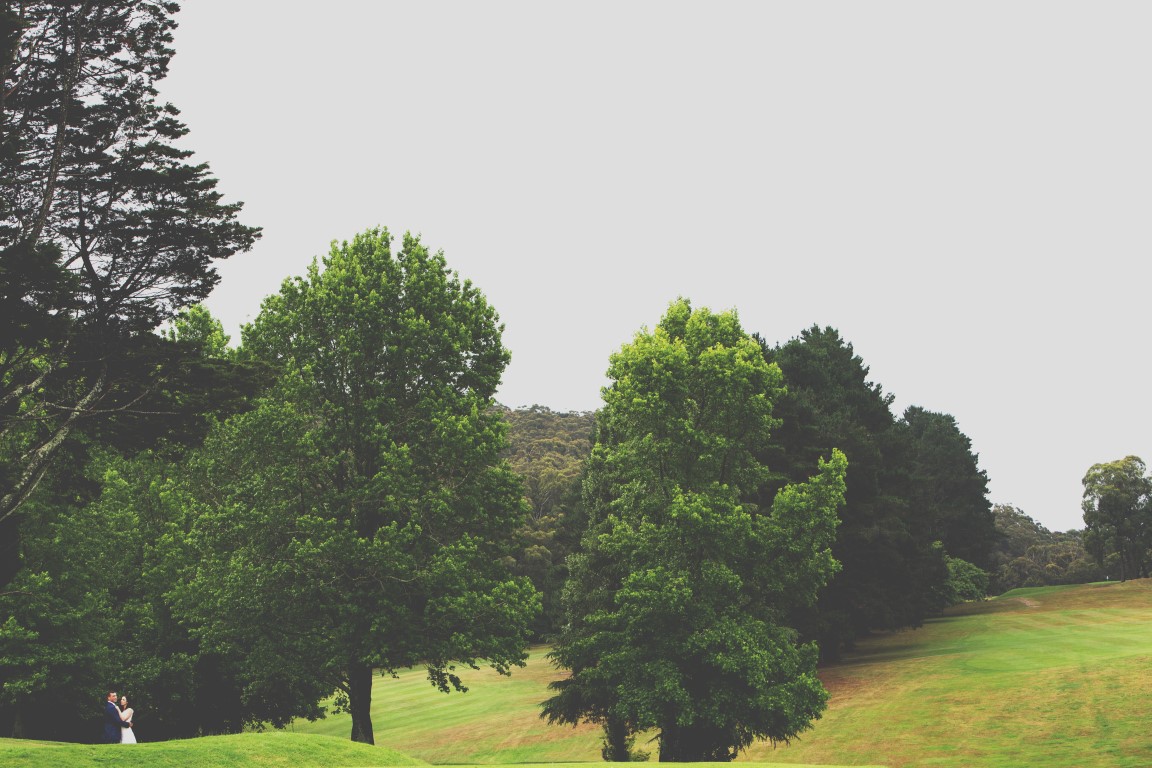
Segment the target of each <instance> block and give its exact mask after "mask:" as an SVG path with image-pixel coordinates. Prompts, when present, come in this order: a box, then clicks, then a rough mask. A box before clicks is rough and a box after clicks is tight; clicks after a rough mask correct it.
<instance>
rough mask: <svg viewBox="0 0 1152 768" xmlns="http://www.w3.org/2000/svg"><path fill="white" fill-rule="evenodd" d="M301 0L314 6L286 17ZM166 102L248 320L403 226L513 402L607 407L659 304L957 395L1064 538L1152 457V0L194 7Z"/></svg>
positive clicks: (1021, 495)
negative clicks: (1098, 499) (448, 271)
mask: <svg viewBox="0 0 1152 768" xmlns="http://www.w3.org/2000/svg"><path fill="white" fill-rule="evenodd" d="M297 8H302V9H306V10H297ZM178 18H179V19H180V24H181V26H180V29H179V30H178V31H177V35H176V43H175V48H176V51H177V55H176V58H175V59H174V61H173V66H172V71H171V74H170V76H169V77H168V78H167V79H166V80H165V81H164V82H163V83H162V96H163V97H164V98H166V99H168V100H170V101H172V102H173V103H174V104H175V105H176V106H177V107H179V108H180V109H181V110H182V112H183V118H184V119H185V121H186V122H187V123H188V125H189V127H190V128H191V134H190V135H189V137H188V138H187V139H186V140H185V144H186V145H187V146H188V147H189V148H191V149H195V150H196V151H197V155H196V157H197V159H199V160H204V161H207V162H209V163H210V164H211V166H212V169H213V172H214V174H215V175H217V176H218V177H219V178H220V180H221V183H220V189H221V190H222V191H223V192H224V193H225V195H226V196H227V197H228V199H231V200H243V201H244V202H245V212H244V215H243V221H244V222H245V223H248V224H253V225H259V226H262V227H264V237H263V239H262V240H261V241H260V242H259V244H258V245H257V246H256V247H255V248H254V249H253V250H252V251H251V252H250V253H248V254H241V255H238V256H236V257H234V258H233V259H232V260H231V261H229V262H227V263H225V264H224V265H223V266H222V268H221V273H222V275H223V280H222V283H221V285H220V286H219V288H218V289H217V290H216V292H215V293H214V294H213V296H212V297H211V298H210V300H209V302H208V306H209V308H210V309H211V310H212V311H213V313H215V314H216V315H217V316H218V317H219V318H220V319H221V320H222V321H223V322H224V324H225V326H226V328H227V330H228V331H229V332H230V333H232V334H233V335H234V336H238V329H239V326H240V324H241V323H244V322H248V321H250V320H251V319H252V318H254V317H255V315H256V313H257V312H258V310H259V305H260V301H261V300H262V299H263V297H264V296H266V295H267V294H269V293H272V292H275V291H276V290H277V289H278V286H279V284H280V282H281V281H282V280H283V279H284V278H285V277H288V276H290V275H297V274H301V273H302V272H303V271H304V269H305V267H306V266H307V264H308V263H309V262H310V261H311V260H312V258H313V257H314V256H317V255H321V254H323V253H325V252H326V251H327V249H328V244H329V242H330V241H331V240H333V239H347V238H350V237H351V236H352V235H354V234H355V233H357V232H359V231H362V230H364V229H366V228H368V227H371V226H374V225H384V226H387V227H388V228H389V229H391V230H392V231H393V232H394V233H397V234H400V233H403V232H404V231H405V230H411V231H413V232H417V233H420V234H422V236H423V240H424V242H425V243H426V244H428V245H429V246H430V247H432V248H434V249H443V250H444V252H445V255H446V257H447V259H448V263H449V265H450V266H451V267H452V268H454V269H455V270H457V271H458V272H459V273H460V274H461V275H462V276H463V277H466V278H470V279H472V280H473V282H475V283H476V284H477V285H478V286H480V287H481V289H483V290H484V292H485V293H486V294H487V296H488V298H489V300H490V301H491V302H492V304H493V305H494V306H495V307H496V309H497V310H498V311H499V312H500V315H501V317H502V319H503V321H504V323H505V325H506V328H507V330H506V332H505V337H504V338H505V344H506V345H507V346H508V347H509V348H510V349H511V350H512V354H513V358H512V364H511V366H510V367H509V369H508V371H507V372H506V374H505V377H504V385H503V387H502V388H501V390H500V392H499V395H498V398H499V399H500V400H501V402H503V403H505V404H506V405H510V406H513V407H516V406H522V405H529V404H532V403H541V404H544V405H547V406H550V407H552V408H553V409H557V410H591V409H594V408H597V407H598V406H599V389H600V387H601V386H602V385H603V384H604V383H605V378H604V371H605V369H606V368H607V364H608V355H609V354H610V353H611V352H613V351H614V350H616V349H618V348H619V347H620V346H621V344H623V343H625V342H627V341H628V340H629V339H630V338H631V337H632V335H633V334H634V333H635V332H636V331H637V330H638V329H639V328H640V327H641V326H643V325H648V326H652V325H655V323H656V322H657V321H658V320H659V318H660V316H661V315H662V314H663V312H664V310H665V309H666V307H667V305H668V303H669V302H670V301H671V300H672V299H674V298H676V297H677V296H678V295H684V296H687V297H689V298H690V299H691V300H692V302H693V304H694V305H696V306H708V307H711V308H712V309H714V310H722V309H729V308H735V309H737V310H738V312H739V314H740V317H741V320H742V322H743V324H744V326H745V328H746V329H747V330H749V331H757V332H759V333H760V334H761V335H763V336H764V337H766V338H767V339H769V340H771V341H780V342H783V341H786V340H788V339H789V338H791V337H793V336H796V335H798V334H799V332H800V331H801V330H802V329H804V328H806V327H808V326H811V325H812V324H814V323H816V324H820V325H831V326H834V327H836V328H837V329H839V330H840V332H841V334H842V335H843V336H844V337H845V338H846V339H847V340H848V341H850V342H852V344H853V345H854V347H855V350H856V352H857V353H858V354H859V355H861V356H862V357H863V358H864V361H865V362H866V363H867V364H868V365H869V366H870V367H871V377H872V379H873V381H876V382H878V383H880V384H881V385H883V387H884V389H885V390H886V391H888V392H891V393H893V394H895V396H896V398H897V399H896V406H897V408H898V409H899V410H902V409H903V408H904V407H906V406H908V405H920V406H923V407H925V408H928V409H931V410H937V411H944V412H947V413H951V414H952V415H953V416H955V417H956V419H957V420H958V422H959V424H960V428H961V429H962V430H963V431H964V432H965V433H966V434H967V435H968V436H969V437H970V438H971V439H972V442H973V444H974V448H975V450H976V451H977V453H978V454H979V456H980V464H981V466H982V467H983V468H984V469H985V470H987V472H988V474H989V477H990V478H991V489H992V500H993V501H994V502H997V503H1012V504H1015V505H1017V506H1019V507H1021V508H1022V509H1023V510H1024V512H1025V513H1027V514H1029V515H1031V516H1032V517H1034V518H1036V519H1037V520H1039V521H1041V522H1042V523H1044V524H1045V525H1047V526H1048V527H1049V528H1051V529H1053V530H1065V529H1068V528H1073V527H1082V519H1081V513H1080V507H1079V504H1080V496H1081V491H1082V488H1081V485H1080V480H1081V478H1082V477H1083V475H1084V472H1085V471H1086V470H1087V469H1088V467H1089V466H1090V465H1091V464H1093V463H1097V462H1101V461H1110V460H1113V459H1117V458H1120V457H1123V456H1125V455H1128V454H1137V455H1141V456H1143V457H1144V458H1146V459H1149V460H1152V415H1150V409H1149V399H1148V373H1149V362H1148V361H1149V349H1148V300H1147V296H1148V291H1149V277H1150V276H1152V274H1150V273H1152V268H1150V267H1149V263H1148V256H1149V246H1150V245H1152V231H1150V222H1152V219H1150V217H1149V212H1150V207H1149V203H1150V197H1152V190H1150V183H1152V100H1150V99H1149V93H1150V92H1152V82H1150V81H1152V45H1149V44H1148V40H1149V35H1150V32H1152V28H1150V22H1152V5H1150V4H1147V3H1143V2H1127V3H1126V2H1104V3H1101V2H1081V3H1068V2H1052V1H1050V0H1047V1H1045V2H963V3H960V2H956V3H942V2H941V3H924V2H868V3H863V2H835V3H831V2H792V3H769V2H755V3H752V2H749V3H723V2H707V3H704V2H701V3H695V4H686V3H674V2H659V3H656V2H644V3H641V2H611V3H604V2H586V1H585V2H580V3H567V4H559V3H544V2H519V3H509V2H500V3H493V2H485V3H443V2H368V1H367V0H364V1H363V2H352V1H351V0H328V2H325V3H322V4H310V5H307V6H294V5H292V4H287V3H276V4H272V3H264V2H254V1H252V0H246V1H245V2H238V1H237V0H188V1H187V2H185V3H184V10H183V11H181V13H180V14H179V15H178Z"/></svg>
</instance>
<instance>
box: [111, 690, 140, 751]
mask: <svg viewBox="0 0 1152 768" xmlns="http://www.w3.org/2000/svg"><path fill="white" fill-rule="evenodd" d="M132 715H133V712H132V708H131V707H129V706H128V697H127V696H124V697H123V698H121V699H120V703H119V704H117V703H116V691H108V699H107V701H105V702H104V743H105V744H135V743H136V734H135V733H133V732H132Z"/></svg>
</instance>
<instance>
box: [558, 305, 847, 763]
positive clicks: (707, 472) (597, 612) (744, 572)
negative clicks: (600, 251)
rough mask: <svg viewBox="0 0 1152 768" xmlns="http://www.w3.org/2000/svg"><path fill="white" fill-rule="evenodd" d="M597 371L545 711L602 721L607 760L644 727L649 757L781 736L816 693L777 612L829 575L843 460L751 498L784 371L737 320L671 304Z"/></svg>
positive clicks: (682, 757) (709, 755)
mask: <svg viewBox="0 0 1152 768" xmlns="http://www.w3.org/2000/svg"><path fill="white" fill-rule="evenodd" d="M608 375H609V377H610V379H611V381H612V383H611V385H610V386H608V387H607V388H605V390H604V407H603V409H602V410H601V411H600V412H599V414H598V437H597V442H596V445H595V446H594V448H593V451H592V455H591V458H590V460H589V464H588V468H587V472H586V477H585V481H584V496H585V504H586V506H587V512H588V516H589V525H588V529H587V532H586V534H585V536H584V538H583V552H582V553H581V554H580V555H579V556H574V557H573V558H570V568H571V571H572V574H571V578H570V581H569V585H568V588H567V591H566V594H565V602H566V607H567V610H568V625H567V626H566V628H565V631H564V632H563V633H562V635H561V637H560V642H559V643H558V644H557V646H556V648H555V650H554V652H553V657H554V658H555V659H556V661H557V662H558V663H559V664H560V665H561V666H562V667H564V668H567V669H569V670H571V675H570V676H569V677H568V678H566V679H564V680H560V681H557V682H555V683H553V684H552V688H553V690H554V691H555V692H556V693H555V696H553V697H552V698H551V699H549V700H548V701H547V702H546V703H545V706H544V715H545V716H546V717H548V718H549V719H550V720H552V721H557V722H568V723H576V722H580V721H581V720H590V721H594V722H598V723H600V724H602V725H603V726H604V727H605V732H606V749H605V755H606V757H608V758H610V759H626V757H627V752H628V747H629V745H628V738H629V736H630V735H631V734H633V733H636V732H638V731H641V730H646V729H650V728H654V729H657V731H658V739H659V743H660V759H661V760H662V761H698V760H730V759H732V758H733V757H734V756H735V754H736V753H737V752H738V751H739V750H740V749H742V748H744V747H746V746H748V745H749V744H750V743H752V741H754V740H756V739H773V740H778V739H789V738H791V737H793V736H795V735H796V734H797V733H799V732H801V731H803V730H804V729H806V728H808V727H809V726H810V723H811V721H812V720H813V719H814V718H816V717H818V716H819V714H820V712H821V710H822V709H823V706H824V704H825V701H826V698H827V694H826V693H825V691H824V689H823V688H822V686H821V685H820V682H819V680H817V678H816V675H815V664H816V657H817V651H816V648H815V646H814V645H812V644H807V645H801V644H799V643H798V642H797V637H796V633H795V631H794V630H793V629H791V628H790V626H789V624H788V616H789V612H790V610H791V609H793V608H794V607H796V606H798V605H803V604H807V603H810V602H812V601H813V600H815V597H816V592H817V590H818V589H819V588H820V587H821V586H822V585H823V584H824V582H825V581H826V580H827V578H828V577H829V576H830V575H831V574H832V573H833V572H834V571H835V568H836V562H835V560H834V559H833V557H832V555H831V552H830V547H831V544H832V540H833V537H834V532H835V527H836V508H837V506H839V505H840V504H841V503H842V501H843V496H844V472H845V467H846V462H845V459H844V456H843V454H841V453H839V452H836V451H833V452H832V455H831V458H830V459H829V461H828V462H826V463H825V462H821V463H820V466H819V472H818V473H817V474H816V475H815V476H814V477H813V478H812V479H811V480H810V481H809V482H807V483H801V484H796V485H790V486H787V487H785V488H783V489H782V490H781V491H780V492H779V493H777V494H776V496H775V498H774V500H772V502H771V503H770V504H768V505H762V504H758V503H756V500H757V498H758V495H759V493H760V491H761V490H762V489H763V487H764V486H765V485H766V484H767V483H768V482H769V479H770V475H769V472H768V470H767V468H766V467H765V466H764V465H763V464H762V463H761V462H760V461H759V460H758V458H757V455H758V452H759V451H761V450H763V448H764V446H765V444H766V441H767V439H768V436H769V431H770V429H771V428H772V427H773V425H774V424H775V423H776V422H775V421H774V419H773V417H772V406H773V402H774V401H775V400H776V398H778V397H779V395H780V392H781V376H780V371H779V369H778V368H777V367H776V366H775V365H771V364H769V363H768V362H767V361H765V359H764V357H763V354H762V353H761V349H760V347H759V345H758V344H757V343H756V342H755V341H754V340H753V339H752V338H750V337H749V336H748V335H747V334H746V333H745V332H744V331H743V330H742V329H741V327H740V324H739V321H738V319H737V317H736V315H735V313H732V312H726V313H721V314H714V313H712V312H709V311H708V310H706V309H701V310H696V311H693V310H692V308H691V306H690V304H689V303H688V302H687V301H685V300H679V301H677V302H674V303H673V304H672V306H671V307H670V308H669V310H668V312H667V314H666V315H665V316H664V318H663V319H662V320H661V322H660V324H659V325H658V326H657V327H656V328H655V330H654V331H652V332H648V331H642V332H640V333H639V334H637V335H636V337H635V339H634V340H633V342H632V343H630V344H628V345H625V346H624V347H623V348H622V349H621V350H620V351H619V352H617V353H616V354H614V355H613V356H612V358H611V364H610V367H609V371H608ZM814 465H815V462H814ZM815 468H816V467H815V466H813V469H815Z"/></svg>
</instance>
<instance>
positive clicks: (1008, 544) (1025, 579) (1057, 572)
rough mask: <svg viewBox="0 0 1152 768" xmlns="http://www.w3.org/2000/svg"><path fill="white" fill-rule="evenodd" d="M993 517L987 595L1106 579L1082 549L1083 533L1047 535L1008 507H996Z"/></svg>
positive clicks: (1020, 513) (1047, 531) (1036, 525)
mask: <svg viewBox="0 0 1152 768" xmlns="http://www.w3.org/2000/svg"><path fill="white" fill-rule="evenodd" d="M992 514H993V515H994V516H995V519H996V532H997V534H998V540H997V544H996V548H995V550H994V552H993V560H992V565H993V567H992V570H991V572H990V574H989V575H990V583H989V586H988V590H989V593H990V594H1000V593H1002V592H1007V591H1008V590H1010V589H1016V588H1017V587H1042V586H1047V585H1053V584H1087V583H1089V582H1093V581H1103V580H1104V579H1105V578H1106V577H1107V576H1108V575H1109V574H1108V573H1107V571H1105V570H1104V568H1103V567H1102V566H1100V565H1098V564H1097V563H1095V562H1093V561H1092V557H1091V556H1090V555H1089V554H1088V551H1087V550H1086V549H1085V548H1084V542H1083V532H1082V531H1067V532H1063V533H1061V532H1052V531H1049V530H1048V529H1047V528H1045V527H1044V526H1042V525H1040V524H1039V523H1037V522H1036V521H1035V520H1033V519H1032V518H1030V517H1028V516H1027V515H1025V514H1024V512H1023V511H1021V510H1019V509H1017V508H1016V507H1013V506H1011V505H1007V504H997V505H996V506H994V507H993V508H992Z"/></svg>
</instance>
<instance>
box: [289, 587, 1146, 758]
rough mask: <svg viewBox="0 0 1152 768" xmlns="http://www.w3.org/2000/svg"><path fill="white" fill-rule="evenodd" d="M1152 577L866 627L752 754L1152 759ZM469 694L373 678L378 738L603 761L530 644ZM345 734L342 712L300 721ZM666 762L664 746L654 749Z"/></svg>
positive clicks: (439, 752) (304, 726) (1022, 593)
mask: <svg viewBox="0 0 1152 768" xmlns="http://www.w3.org/2000/svg"><path fill="white" fill-rule="evenodd" d="M1150 663H1152V581H1147V580H1144V581H1133V582H1128V583H1125V584H1095V585H1084V586H1070V587H1044V588H1037V589H1020V590H1014V591H1012V592H1009V593H1007V594H1005V595H1003V596H1001V597H999V598H996V599H994V600H989V601H986V602H983V603H977V604H970V605H967V606H962V607H960V608H958V609H955V610H953V611H951V612H950V613H949V614H948V615H947V616H945V617H942V618H939V619H934V620H931V621H929V622H928V623H927V624H926V625H925V626H924V627H921V628H920V629H917V630H908V631H903V632H897V633H891V634H886V635H882V636H877V637H874V638H870V639H868V640H866V641H864V642H863V643H861V645H860V647H859V649H858V651H857V652H856V653H854V654H853V655H852V656H851V657H850V658H848V659H847V660H846V661H845V662H844V663H843V664H839V665H835V666H831V667H828V668H826V669H824V670H823V672H822V677H823V679H824V682H825V685H826V686H828V689H829V690H830V691H831V693H832V700H831V703H830V706H829V709H828V711H827V712H826V713H825V716H824V718H823V719H822V720H821V721H819V722H818V723H817V724H816V727H815V728H814V729H813V730H812V731H810V732H808V733H807V734H805V735H804V737H803V738H802V739H801V740H799V741H796V742H793V743H792V744H791V745H787V746H784V745H782V746H780V747H777V748H775V749H773V747H772V746H771V745H769V744H762V745H756V746H754V747H753V748H752V749H750V750H749V751H748V753H747V754H746V755H745V756H744V758H743V759H745V760H748V761H772V762H777V763H788V764H824V765H832V764H836V765H862V764H872V765H887V766H892V768H899V767H900V766H914V765H915V766H919V765H932V766H957V767H959V766H965V767H967V766H977V765H978V766H1004V767H1008V766H1029V767H1031V766H1041V765H1042V766H1049V767H1052V766H1076V767H1077V768H1079V767H1080V766H1118V767H1120V766H1122V767H1128V768H1147V766H1152V737H1149V736H1148V735H1147V733H1148V727H1149V726H1148V723H1149V722H1152V671H1150ZM465 672H466V674H464V675H463V677H464V679H465V681H466V682H467V683H468V684H469V685H470V686H471V688H472V690H470V691H469V692H468V693H466V694H449V695H444V694H441V693H437V692H436V691H434V690H433V689H432V688H431V686H430V685H429V684H428V683H427V682H426V681H425V680H424V676H423V674H422V673H421V672H420V671H417V670H414V671H410V672H405V673H402V674H401V675H400V677H399V679H391V678H380V679H378V680H377V684H376V688H375V691H374V698H373V722H374V724H375V727H376V741H377V743H378V744H386V745H388V746H390V747H392V748H394V749H397V750H399V751H401V752H403V753H405V754H409V755H413V756H416V757H419V758H421V759H423V760H427V761H428V762H432V763H448V762H453V763H513V762H526V761H533V762H536V761H540V762H548V761H582V760H598V759H599V739H600V737H599V732H598V730H597V729H596V728H592V727H586V726H582V727H580V728H575V729H573V728H560V727H552V726H547V725H545V724H544V723H543V722H542V721H541V720H540V719H539V718H538V716H537V712H538V708H537V705H538V703H539V702H540V701H541V700H543V699H544V698H545V697H546V696H547V692H546V689H545V687H546V685H547V682H548V681H549V680H551V679H552V678H553V677H554V675H555V672H554V671H553V670H551V669H550V668H549V666H548V664H547V662H546V660H545V659H544V657H543V650H542V649H537V650H536V651H534V652H533V654H532V657H531V658H530V661H529V666H528V667H527V668H526V669H522V670H521V669H518V670H515V671H514V672H513V675H512V677H511V678H501V677H500V676H498V675H496V674H495V673H492V672H490V671H488V670H484V671H479V672H469V671H467V670H466V671H465ZM295 728H296V730H297V731H299V732H306V733H323V734H329V735H335V736H343V737H345V738H347V736H348V732H349V730H350V721H349V720H348V718H347V716H333V717H330V718H328V719H326V720H323V721H318V722H316V723H299V724H297V725H296V726H295ZM648 748H650V749H651V751H652V752H653V757H654V758H655V751H656V750H655V745H652V746H651V747H648Z"/></svg>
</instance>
